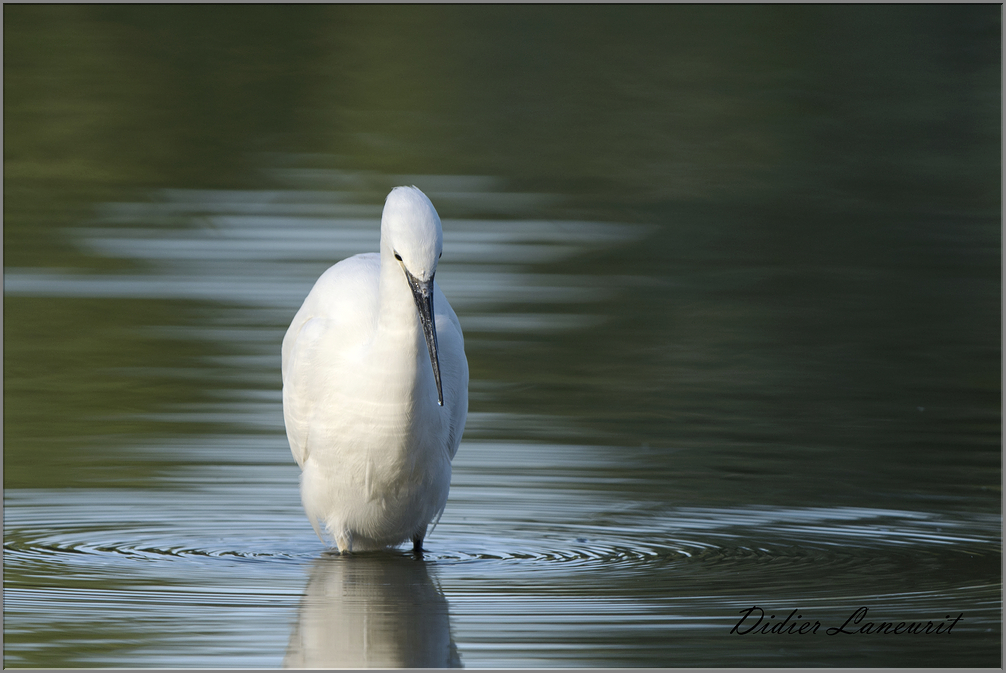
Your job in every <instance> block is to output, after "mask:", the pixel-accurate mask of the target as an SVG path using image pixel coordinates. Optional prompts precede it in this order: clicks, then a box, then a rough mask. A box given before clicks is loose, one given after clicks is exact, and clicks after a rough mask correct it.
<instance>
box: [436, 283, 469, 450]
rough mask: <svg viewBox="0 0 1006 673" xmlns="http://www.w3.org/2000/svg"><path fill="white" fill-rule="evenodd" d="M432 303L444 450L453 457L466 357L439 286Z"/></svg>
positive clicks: (464, 401)
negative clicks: (445, 427)
mask: <svg viewBox="0 0 1006 673" xmlns="http://www.w3.org/2000/svg"><path fill="white" fill-rule="evenodd" d="M433 305H434V307H435V310H436V313H437V346H438V348H439V350H440V379H441V382H442V384H443V388H444V404H445V405H447V406H448V408H449V410H450V433H449V435H448V437H447V452H448V454H449V455H450V457H451V459H452V460H453V459H454V456H455V454H457V452H458V446H459V445H460V444H461V435H462V433H464V430H465V421H466V420H467V418H468V358H466V357H465V337H464V335H463V334H462V332H461V323H460V322H459V321H458V316H457V314H455V313H454V309H453V308H451V305H450V304H449V303H447V299H446V297H444V294H443V292H440V288H439V287H438V288H437V294H436V295H435V297H434V303H433Z"/></svg>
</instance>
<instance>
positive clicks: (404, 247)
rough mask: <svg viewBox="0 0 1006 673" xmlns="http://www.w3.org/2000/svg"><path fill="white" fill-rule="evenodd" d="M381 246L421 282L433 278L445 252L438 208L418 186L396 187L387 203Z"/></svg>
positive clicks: (382, 225)
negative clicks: (438, 262) (388, 249)
mask: <svg viewBox="0 0 1006 673" xmlns="http://www.w3.org/2000/svg"><path fill="white" fill-rule="evenodd" d="M381 247H382V248H383V247H388V248H390V251H391V253H392V254H393V255H394V256H395V259H396V260H397V261H399V262H401V264H402V266H403V267H404V268H405V270H406V271H408V272H409V273H411V274H412V275H413V276H415V277H416V278H418V279H419V280H421V281H428V280H432V279H433V274H434V273H436V271H437V261H439V259H440V254H441V253H442V252H443V250H444V233H443V229H441V227H440V216H439V215H437V210H436V208H434V207H433V204H432V203H430V200H429V199H428V198H426V194H423V193H422V192H421V191H419V190H418V189H417V188H415V187H395V188H394V189H392V190H391V193H390V194H388V199H387V200H386V201H385V202H384V215H383V216H382V217H381Z"/></svg>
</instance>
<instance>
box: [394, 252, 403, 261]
mask: <svg viewBox="0 0 1006 673" xmlns="http://www.w3.org/2000/svg"><path fill="white" fill-rule="evenodd" d="M395 259H397V260H398V261H399V262H401V261H402V256H401V255H399V254H398V253H397V252H396V253H395Z"/></svg>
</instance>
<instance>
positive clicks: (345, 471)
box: [283, 187, 468, 552]
mask: <svg viewBox="0 0 1006 673" xmlns="http://www.w3.org/2000/svg"><path fill="white" fill-rule="evenodd" d="M442 251H443V231H442V229H441V226H440V216H439V215H437V211H436V209H435V208H434V207H433V204H432V203H431V202H430V200H429V199H428V198H427V197H426V195H425V194H423V193H422V192H421V191H419V189H417V188H415V187H396V188H395V189H393V190H392V191H391V193H390V194H388V198H387V200H386V201H385V204H384V214H383V215H382V217H381V251H380V253H366V254H362V255H356V256H354V257H350V258H348V259H344V260H343V261H341V262H339V263H338V264H336V265H334V266H332V267H331V268H329V269H328V270H327V271H326V272H325V273H323V274H322V275H321V277H320V278H319V279H318V281H317V282H316V283H315V285H314V288H312V290H311V292H310V293H309V294H308V295H307V299H305V300H304V304H303V306H301V308H300V310H299V311H298V312H297V315H296V316H294V319H293V322H292V323H291V324H290V328H289V329H288V330H287V332H286V336H285V337H284V338H283V415H284V419H285V421H286V433H287V438H288V439H289V440H290V450H291V451H292V452H293V457H294V458H295V459H296V460H297V463H298V464H299V465H300V467H301V470H302V473H301V485H300V491H301V500H302V502H303V504H304V510H305V511H306V512H307V516H308V518H309V519H310V521H311V525H312V526H313V527H314V530H315V532H316V533H317V534H318V537H319V538H321V539H322V541H324V540H325V538H324V537H323V530H324V531H325V532H327V533H328V535H329V536H330V537H331V538H332V539H333V540H334V541H335V544H336V546H338V548H339V551H340V552H347V551H352V550H358V551H359V550H366V549H379V548H383V547H388V546H394V545H397V544H400V543H402V542H405V541H407V540H412V543H413V547H414V549H415V550H417V551H418V550H421V549H422V544H423V538H424V537H425V536H426V529H427V525H428V524H429V523H431V522H433V524H434V526H435V525H436V520H439V518H440V515H441V514H442V513H443V510H444V506H445V505H446V503H447V492H448V491H449V490H450V482H451V460H452V459H453V458H454V454H455V453H456V452H457V450H458V444H459V443H460V442H461V433H462V432H463V430H464V427H465V419H466V417H467V416H468V360H467V358H466V357H465V347H464V337H463V336H462V333H461V324H460V323H459V322H458V317H457V315H455V313H454V310H453V309H451V306H450V304H448V303H447V299H446V298H445V297H444V294H443V292H441V291H440V288H439V286H437V284H436V283H435V282H434V280H433V277H434V275H435V273H436V271H437V262H438V261H439V259H440V255H441V253H442Z"/></svg>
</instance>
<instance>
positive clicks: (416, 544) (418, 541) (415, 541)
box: [412, 531, 426, 554]
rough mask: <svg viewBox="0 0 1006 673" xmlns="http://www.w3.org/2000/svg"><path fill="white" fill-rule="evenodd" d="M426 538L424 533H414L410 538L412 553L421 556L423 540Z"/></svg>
mask: <svg viewBox="0 0 1006 673" xmlns="http://www.w3.org/2000/svg"><path fill="white" fill-rule="evenodd" d="M424 537H426V535H425V531H424V532H422V533H416V534H415V535H413V536H412V553H413V554H422V553H423V538H424Z"/></svg>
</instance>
